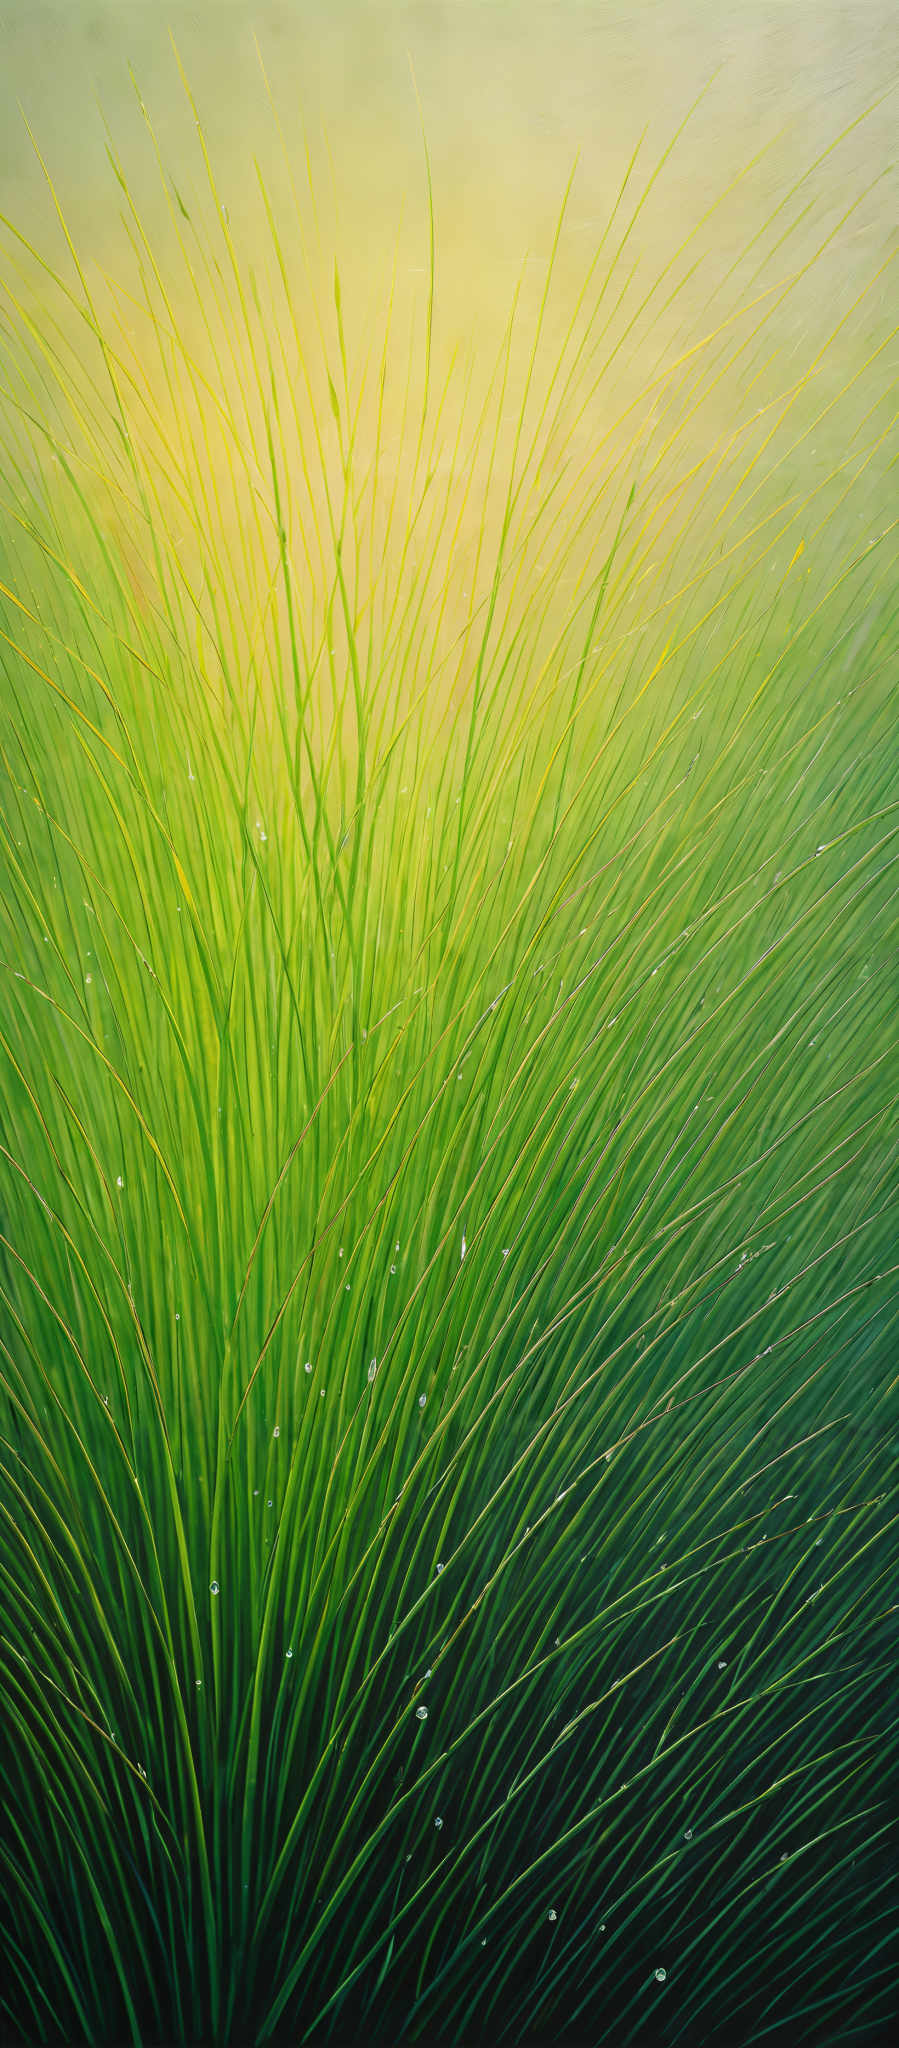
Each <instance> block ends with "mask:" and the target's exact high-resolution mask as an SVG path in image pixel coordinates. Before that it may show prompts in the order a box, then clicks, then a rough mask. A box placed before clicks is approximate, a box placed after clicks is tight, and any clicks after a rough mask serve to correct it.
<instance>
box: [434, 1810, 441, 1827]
mask: <svg viewBox="0 0 899 2048" xmlns="http://www.w3.org/2000/svg"><path fill="white" fill-rule="evenodd" d="M434 1826H435V1828H442V1826H443V1821H442V1819H441V1816H440V1814H439V1813H438V1815H437V1818H436V1820H435V1822H434Z"/></svg>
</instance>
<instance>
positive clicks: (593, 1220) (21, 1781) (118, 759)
mask: <svg viewBox="0 0 899 2048" xmlns="http://www.w3.org/2000/svg"><path fill="white" fill-rule="evenodd" d="M200 144H201V149H202V147H203V145H202V131H200ZM838 164H839V157H838V154H837V155H835V156H834V157H833V158H831V159H828V161H827V163H826V164H825V165H824V166H823V167H820V168H819V169H818V171H817V172H815V169H814V167H813V169H812V172H811V173H810V178H809V180H808V181H805V182H803V183H801V184H800V185H799V186H798V187H796V188H794V190H793V191H792V192H789V193H786V194H785V195H784V198H783V202H782V204H781V205H780V206H779V208H778V210H777V212H775V213H774V214H773V215H771V216H770V217H766V218H765V219H760V220H759V222H758V228H757V232H756V234H754V236H753V239H752V242H751V244H750V246H749V249H748V250H747V251H746V252H745V254H744V255H743V256H742V259H741V263H740V266H739V275H737V274H736V273H735V274H734V277H733V278H732V279H730V280H729V279H727V278H725V280H724V283H723V285H720V286H719V288H718V290H717V292H716V295H715V296H714V298H713V300H712V302H711V303H710V304H709V305H708V306H704V305H703V301H702V296H701V293H699V291H698V289H697V287H696V284H695V280H694V265H695V264H696V262H697V260H698V258H699V255H700V252H701V250H702V248H703V247H705V246H706V245H707V243H708V240H709V238H710V237H711V238H712V239H713V238H714V236H715V234H716V233H717V232H718V217H717V215H716V214H714V213H710V215H709V217H708V219H707V220H706V221H704V222H701V223H698V224H697V227H696V229H695V231H693V232H692V233H687V232H685V234H684V236H683V238H682V239H681V240H680V241H678V242H676V243H673V244H672V254H671V261H670V264H669V265H668V267H667V270H666V272H665V273H664V274H663V276H662V277H661V278H658V279H656V280H654V281H653V283H652V287H651V288H650V287H649V286H647V285H644V284H642V283H641V282H640V279H639V277H637V276H633V277H629V270H630V263H629V250H630V246H631V240H630V238H631V237H632V236H633V233H634V223H635V221H638V220H639V209H640V205H641V200H640V193H641V192H642V191H644V189H645V187H646V182H647V174H646V173H645V172H644V170H643V169H642V162H641V159H640V157H639V155H637V156H635V159H634V161H633V162H632V164H631V166H630V167H629V170H628V173H627V175H626V177H625V178H624V181H623V185H622V190H621V192H620V193H619V194H618V197H617V199H616V200H615V203H614V206H613V208H612V209H611V210H610V221H609V226H608V228H607V231H606V233H605V235H604V236H603V239H602V242H601V244H600V247H599V249H598V251H597V254H596V258H595V262H594V264H593V267H592V269H591V271H590V274H589V276H588V277H587V278H586V280H585V284H584V289H583V292H582V294H581V296H580V297H579V299H578V300H577V301H576V303H574V304H573V305H572V307H570V308H567V307H564V306H563V307H562V308H559V306H558V304H557V295H556V294H555V293H554V255H553V256H551V257H550V260H549V262H548V265H547V268H546V270H545V273H544V279H543V281H542V282H541V285H540V287H539V290H538V293H537V296H536V299H535V300H534V303H533V304H532V305H530V306H528V305H527V304H526V303H525V301H526V297H527V294H526V291H523V298H522V303H521V304H520V306H519V308H518V311H517V313H516V315H515V316H514V317H513V318H512V319H511V320H510V325H509V329H508V332H507V336H506V338H505V341H504V344H503V348H502V350H501V352H500V354H499V356H498V357H497V359H496V361H495V363H494V364H493V365H492V366H488V365H485V364H484V363H483V362H482V361H481V359H480V357H478V356H477V354H475V355H474V357H473V358H472V359H471V362H470V363H469V365H468V367H466V364H465V363H464V362H463V361H461V360H460V361H457V362H455V363H454V362H452V361H450V360H449V359H448V354H447V352H446V351H444V350H443V349H442V346H441V343H440V295H439V288H436V287H435V272H434V249H435V239H434V226H433V213H432V215H431V234H430V246H431V268H430V278H429V288H428V290H427V292H426V298H425V303H424V304H423V305H422V306H421V307H419V309H418V313H417V314H412V315H409V317H408V318H407V314H408V313H409V309H408V307H406V306H405V304H404V302H403V300H402V292H401V291H394V288H393V287H392V286H391V281H390V271H389V261H388V262H387V264H386V266H385V314H384V318H383V321H382V322H381V324H380V326H372V325H371V324H370V323H367V322H366V321H364V320H363V319H362V318H361V315H360V313H359V310H358V309H354V306H353V303H352V298H351V295H350V296H348V293H347V286H346V281H345V280H343V281H342V280H341V275H340V269H339V264H336V265H334V267H333V282H332V287H331V291H330V298H329V300H328V301H327V302H325V301H323V300H322V299H321V297H320V296H318V297H316V295H315V292H314V289H313V287H314V283H315V279H316V276H317V271H316V258H315V255H314V251H313V252H312V253H311V254H310V256H309V262H308V267H307V269H306V270H305V271H304V270H303V267H302V264H301V263H298V261H297V250H298V248H299V247H300V225H299V224H304V232H305V231H306V229H307V228H308V226H309V222H310V220H311V219H312V214H311V211H310V205H309V202H308V200H306V201H302V202H301V200H300V197H299V195H297V207H298V212H297V215H296V216H293V215H292V214H290V213H289V212H288V213H287V214H286V215H283V217H282V214H283V208H281V207H280V206H279V204H276V202H275V201H274V199H271V198H270V197H269V189H270V187H269V181H268V179H267V178H265V177H264V176H263V174H262V173H260V207H261V209H262V212H263V214H265V216H266V217H267V223H268V240H267V243H266V244H265V245H264V246H263V244H262V243H261V242H260V244H259V246H258V247H254V248H252V249H250V250H249V251H248V250H247V249H246V248H240V247H238V246H237V245H236V243H235V241H234V239H233V237H232V232H231V228H230V224H229V222H228V219H227V217H226V214H225V211H224V209H223V208H222V206H221V203H220V200H219V198H218V194H217V190H216V186H215V183H214V181H213V173H212V169H211V166H208V164H207V168H208V170H209V184H208V189H207V193H206V198H205V200H203V199H202V197H198V196H196V195H192V194H184V193H181V191H180V188H179V189H178V190H177V191H176V190H175V189H174V187H173V186H172V185H171V184H170V183H168V184H167V187H166V189H167V191H168V193H169V201H170V235H169V240H168V242H167V244H166V245H165V247H164V248H160V249H159V250H156V249H154V248H152V247H151V246H150V244H149V242H148V240H147V239H146V237H145V234H144V231H143V229H142V226H141V219H140V215H139V212H138V209H137V206H136V204H135V202H134V200H133V199H132V195H131V190H130V187H129V183H128V180H127V177H126V173H125V171H124V169H122V167H121V166H120V165H118V163H117V161H115V160H114V162H113V170H114V172H115V175H116V176H117V177H118V179H119V184H120V198H121V205H122V210H123V218H124V222H125V227H126V230H127V234H128V237H129V239H130V243H131V263H130V268H129V269H128V270H127V274H126V272H125V269H124V268H123V277H122V280H120V282H119V283H118V284H115V285H114V284H113V283H112V282H111V281H109V280H106V279H104V278H101V277H98V276H97V275H96V274H95V273H94V271H93V270H92V269H91V267H90V265H89V264H88V263H87V262H86V260H85V259H83V258H82V257H81V256H80V255H79V254H78V253H77V252H76V251H75V250H74V248H73V247H72V246H71V245H70V244H68V243H67V240H66V236H65V232H64V229H63V228H61V235H62V240H61V244H60V255H59V258H58V260H57V258H56V257H49V258H47V259H45V258H44V257H42V256H39V255H38V253H37V252H36V251H35V250H34V249H33V248H32V247H31V246H30V245H29V244H28V243H26V242H25V241H24V240H23V239H22V237H21V236H20V235H18V234H17V232H16V230H15V228H14V227H13V226H12V225H11V224H9V223H7V224H6V227H5V230H4V234H5V251H6V253H5V263H4V299H3V314H2V319H3V334H4V366H3V380H4V390H5V408H4V413H3V436H4V443H3V445H4V456H3V478H4V485H3V494H2V495H3V510H2V529H0V635H2V638H0V665H2V676H3V706H2V729H0V744H2V762H0V766H2V775H3V796H2V814H0V816H2V834H3V849H2V860H3V884H2V892H0V894H2V908H0V960H2V963H3V985H2V1013H0V1055H2V1057H0V1121H2V1133H0V1136H2V1147H3V1152H2V1159H3V1168H2V1180H0V1287H2V1302H3V1309H2V1332H0V1335H2V1384H3V1425H2V1438H3V1455H2V1465H3V1539H2V1550H0V1557H2V1571H3V1610H2V1612H3V1626H2V1683H3V1691H4V1698H5V1701H6V1709H7V1711H6V1725H7V1765H8V1785H7V1794H6V1806H5V1826H4V1836H3V1863H4V1884H5V1887H6V1890H7V1901H8V1903H7V1908H6V1916H5V1917H6V1936H7V1939H6V1954H7V1965H8V1974H7V1979H6V1987H7V1988H6V1990H5V1992H4V1994H3V1997H4V2008H5V2012H6V2015H7V2017H8V2021H9V2025H10V2027H11V2028H12V2038H13V2039H15V2040H22V2041H28V2042H32V2041H33V2042H38V2041H51V2040H52V2041H56V2040H61V2039H63V2040H66V2041H76V2040H78V2041H80V2040H85V2041H90V2042H96V2043H101V2042H103V2043H113V2042H118V2041H121V2040H124V2039H129V2040H131V2041H133V2042H135V2043H138V2042H150V2041H154V2040H159V2041H160V2042H162V2041H166V2042H170V2041H175V2040H177V2041H196V2042H203V2043H212V2042H216V2043H219V2042H221V2043H224V2042H229V2043H232V2044H242V2043H248V2042H251V2041H252V2042H257V2041H258V2042H262V2041H268V2040H270V2039H276V2040H283V2041H291V2042H296V2041H305V2040H310V2039H313V2038H314V2039H318V2038H322V2039H341V2040H342V2039H347V2040H358V2041H362V2040H372V2041H383V2042H385V2043H386V2042H391V2043H393V2042H396V2041H397V2040H400V2039H409V2040H416V2039H419V2038H420V2039H422V2040H427V2041H434V2040H441V2041H443V2040H445V2041H448V2042H449V2041H452V2042H459V2043H461V2042H469V2041H471V2042H477V2041H482V2040H488V2039H489V2040H493V2039H503V2040H505V2041H509V2042H510V2043H518V2042H521V2041H524V2040H526V2039H530V2038H545V2039H547V2040H552V2041H556V2040H563V2039H568V2040H581V2039H583V2040H589V2041H590V2043H591V2044H599V2043H606V2042H608V2043H610V2044H611V2043H615V2044H619V2043H623V2042H627V2041H634V2042H645V2041H652V2040H656V2039H658V2040H660V2041H665V2042H671V2043H675V2042H684V2043H687V2042H698V2041H702V2042H709V2043H711V2042H715V2043H717V2042H721V2043H724V2042H728V2043H733V2042H734V2041H744V2040H745V2041H749V2040H752V2041H756V2040H762V2039H765V2040H770V2039H773V2038H777V2039H780V2038H781V2034H784V2038H786V2034H787V2033H788V2035H789V2039H790V2041H791V2042H798V2041H807V2042H824V2041H827V2042H835V2041H837V2040H842V2039H844V2038H845V2039H847V2040H848V2039H850V2038H854V2039H860V2038H869V2039H871V2040H874V2039H876V2038H879V2033H878V2029H879V2028H880V2026H881V2023H882V2022H883V2021H884V2020H885V2018H886V2016H887V2015H888V2011H889V1969H890V1948H889V1939H890V1936H891V1931H892V1923H891V1920H890V1917H889V1908H890V1893H889V1890H888V1884H889V1870H890V1861H891V1856H892V1855H893V1854H894V1853H895V1840H894V1837H893V1836H891V1833H890V1829H891V1824H892V1820H893V1815H894V1812H895V1746H894V1745H895V1718H894V1714H893V1712H892V1709H891V1706H890V1699H889V1687H888V1674H889V1646H890V1643H891V1640H894V1637H893V1617H892V1605H893V1603H892V1600H891V1592H892V1585H891V1578H890V1564H891V1561H892V1559H894V1557H895V1430H896V1412H895V1388H894V1381H895V1369H894V1359H895V1345H896V1328H897V1322H896V1284H895V1276H896V1145H897V1128H896V1071H897V1069H896V983H895V958H896V952H895V947H896V901H895V898H896V881H897V870H896V852H897V844H899V840H897V830H899V814H897V805H896V778H895V763H896V741H895V716H896V710H895V670H896V655H897V617H896V598H895V568H896V545H895V540H896V529H895V522H894V518H893V513H892V503H893V496H894V493H895V469H894V463H895V454H896V400H897V394H896V388H895V328H894V327H892V326H891V325H890V322H889V319H888V317H887V315H886V312H885V310H884V307H885V303H886V304H888V296H887V288H888V287H889V288H891V287H890V279H891V275H892V273H891V272H890V271H889V269H888V268H886V269H884V270H881V271H879V272H878V273H877V274H876V275H875V276H873V277H872V279H871V280H870V281H869V282H868V284H867V285H866V288H865V289H864V290H863V291H862V293H861V294H860V295H857V296H856V298H855V300H854V302H853V303H852V304H851V305H849V306H845V307H840V308H838V309H836V310H835V311H833V312H832V314H831V315H830V317H829V314H828V307H827V305H826V304H824V305H821V306H820V308H819V313H818V319H819V325H818V327H817V330H816V331H814V332H809V333H808V338H807V342H806V343H805V344H804V346H803V349H802V351H801V352H800V358H799V359H797V355H796V352H795V349H794V351H793V352H792V353H788V352H787V351H786V350H785V348H784V345H783V339H782V328H781V326H779V324H778V323H779V322H780V321H781V318H782V314H783V309H784V307H785V306H786V305H788V304H789V302H790V293H791V292H793V293H800V294H801V292H802V290H803V288H804V281H805V279H806V277H807V276H808V275H809V269H808V266H809V264H810V263H811V262H812V260H813V258H814V253H815V248H816V246H817V245H818V244H820V247H821V250H822V252H824V251H825V250H826V248H827V247H828V246H829V245H830V244H831V243H832V242H833V239H834V237H835V236H836V235H838V233H839V230H840V221H841V219H842V218H844V217H849V215H850V214H851V210H852V207H853V206H854V205H855V204H856V203H857V200H858V195H857V194H852V193H849V194H845V195H844V194H839V197H840V204H839V206H838V207H837V208H836V210H835V211H833V212H832V217H831V218H830V220H829V222H828V224H827V225H826V226H822V227H821V229H820V232H817V230H816V236H817V240H815V238H814V237H813V238H812V240H811V241H809V239H808V235H807V226H808V223H807V219H806V208H807V206H808V204H809V200H810V196H813V195H814V194H815V192H816V191H818V190H819V189H821V186H820V181H821V180H822V179H823V180H824V181H825V183H826V181H828V180H832V181H833V185H834V186H835V187H836V189H837V190H838V192H839V187H838ZM657 168H658V175H659V176H660V177H661V178H664V175H665V168H666V167H665V162H664V161H663V163H662V164H661V166H659V167H657ZM163 175H165V174H164V172H163ZM816 176H817V177H818V180H819V185H818V186H816V185H815V177H816ZM827 190H828V191H831V190H832V187H831V185H827ZM429 191H430V185H429ZM726 196H727V195H724V196H723V201H722V203H723V204H724V203H726ZM60 222H62V214H61V213H60ZM438 229H439V220H438ZM564 233H565V209H564V207H563V209H562V215H561V218H560V224H559V237H558V239H559V242H560V244H561V242H562V241H563V240H564ZM310 235H311V230H310ZM437 245H438V247H439V233H438V236H437ZM391 295H392V296H391ZM803 303H805V302H804V301H803ZM390 304H392V306H393V312H392V316H391V314H390V313H389V310H387V309H388V308H389V305H390ZM657 337H658V347H657V349H656V354H657V357H658V360H657V361H656V362H655V367H654V368H652V367H650V368H649V369H648V370H646V369H644V365H645V364H646V363H647V361H649V360H650V358H651V357H652V352H653V348H654V345H655V340H656V338H657ZM662 337H664V342H663V340H662ZM634 363H639V374H638V376H637V377H636V383H635V388H631V385H629V384H628V375H629V366H632V365H633V364H634ZM632 382H633V380H632ZM425 1709H426V1717H425V1716H424V1710H425ZM892 1909H893V1914H892V1917H893V1920H894V1918H895V1912H894V1909H895V1896H894V1894H893V1895H892ZM658 1970H664V1971H665V1972H666V1973H667V1974H666V1976H665V1978H664V1980H663V1981H662V1980H659V1979H658V1978H657V1975H656V1972H657V1971H658ZM853 2029H858V2030H860V2031H859V2032H856V2033H853V2032H852V2030H853ZM866 2030H867V2031H866Z"/></svg>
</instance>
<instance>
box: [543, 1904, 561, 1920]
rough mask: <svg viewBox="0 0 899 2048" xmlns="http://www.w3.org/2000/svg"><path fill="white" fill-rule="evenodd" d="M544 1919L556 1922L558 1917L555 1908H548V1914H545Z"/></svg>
mask: <svg viewBox="0 0 899 2048" xmlns="http://www.w3.org/2000/svg"><path fill="white" fill-rule="evenodd" d="M546 1917H547V1920H558V1917H559V1915H558V1913H557V1912H556V1909H555V1906H550V1909H549V1912H548V1913H547V1916H546Z"/></svg>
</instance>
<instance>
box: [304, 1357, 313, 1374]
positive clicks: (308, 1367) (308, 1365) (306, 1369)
mask: <svg viewBox="0 0 899 2048" xmlns="http://www.w3.org/2000/svg"><path fill="white" fill-rule="evenodd" d="M303 1371H304V1372H311V1371H312V1360H311V1358H307V1360H306V1363H305V1365H304V1367H303Z"/></svg>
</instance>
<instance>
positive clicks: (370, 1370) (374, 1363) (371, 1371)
mask: <svg viewBox="0 0 899 2048" xmlns="http://www.w3.org/2000/svg"><path fill="white" fill-rule="evenodd" d="M377 1370H378V1361H377V1359H376V1358H373V1359H372V1361H371V1364H370V1366H369V1368H368V1382H369V1386H371V1384H372V1382H373V1380H374V1377H375V1374H376V1372H377Z"/></svg>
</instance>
